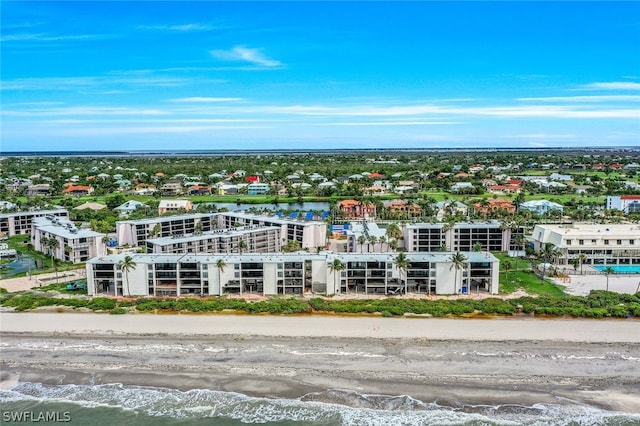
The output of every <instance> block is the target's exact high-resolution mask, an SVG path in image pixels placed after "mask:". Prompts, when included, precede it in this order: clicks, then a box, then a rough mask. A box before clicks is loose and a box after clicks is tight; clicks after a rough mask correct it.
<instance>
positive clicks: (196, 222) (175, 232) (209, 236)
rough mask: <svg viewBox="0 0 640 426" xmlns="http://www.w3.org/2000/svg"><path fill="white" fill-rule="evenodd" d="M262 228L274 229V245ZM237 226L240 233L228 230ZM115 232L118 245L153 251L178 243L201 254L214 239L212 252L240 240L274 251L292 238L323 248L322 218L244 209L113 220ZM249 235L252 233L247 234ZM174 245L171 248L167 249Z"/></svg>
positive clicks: (271, 237)
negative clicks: (261, 212) (268, 213)
mask: <svg viewBox="0 0 640 426" xmlns="http://www.w3.org/2000/svg"><path fill="white" fill-rule="evenodd" d="M265 227H270V228H275V229H278V238H279V242H278V243H277V244H276V243H275V242H274V241H273V238H275V236H276V232H272V231H269V232H266V231H265V230H264V229H263V228H265ZM240 228H242V232H240V233H234V232H231V231H238V230H239V229H240ZM116 233H117V239H118V244H120V245H121V246H125V245H129V246H142V245H147V246H148V247H150V246H153V247H154V249H153V250H154V252H155V250H158V251H159V252H162V253H177V252H178V250H179V247H181V246H184V247H188V248H191V249H193V250H194V251H193V252H194V253H202V252H203V251H200V250H199V248H203V249H204V248H205V247H209V245H214V244H215V242H217V243H218V244H222V245H223V246H224V248H218V249H217V250H215V251H212V253H220V252H227V249H229V250H230V251H231V252H234V251H237V250H236V249H230V247H237V244H238V243H239V241H240V240H244V241H245V244H246V248H244V249H243V250H247V251H252V249H251V248H250V247H256V248H257V247H263V248H264V251H277V250H279V249H280V247H281V245H282V244H285V243H287V242H289V241H294V240H295V241H298V242H299V243H300V247H301V248H309V249H315V248H316V247H324V245H325V240H326V233H327V225H326V223H324V222H322V221H306V220H298V219H291V218H283V217H280V216H273V215H256V214H250V213H244V212H225V213H193V214H182V215H177V216H163V217H154V218H149V219H139V220H124V221H119V222H116ZM251 234H255V235H254V236H253V237H251ZM147 241H149V242H150V244H147ZM174 244H175V249H173V248H169V247H170V246H171V245H174ZM196 248H198V250H195V249H196Z"/></svg>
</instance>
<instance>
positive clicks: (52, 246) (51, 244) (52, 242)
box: [41, 237, 60, 283]
mask: <svg viewBox="0 0 640 426" xmlns="http://www.w3.org/2000/svg"><path fill="white" fill-rule="evenodd" d="M41 242H42V245H43V246H45V247H47V248H48V249H49V254H51V265H52V266H53V270H54V271H55V273H56V283H57V282H58V264H57V263H56V261H55V259H54V258H53V255H54V253H55V251H56V249H57V248H58V247H60V242H59V241H58V239H57V238H55V237H51V238H47V237H44V238H42V240H41Z"/></svg>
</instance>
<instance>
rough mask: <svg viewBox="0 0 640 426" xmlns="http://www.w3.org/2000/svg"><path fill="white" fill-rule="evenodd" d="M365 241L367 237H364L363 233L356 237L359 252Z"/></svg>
mask: <svg viewBox="0 0 640 426" xmlns="http://www.w3.org/2000/svg"><path fill="white" fill-rule="evenodd" d="M366 242H367V239H366V238H365V236H364V235H360V236H359V237H358V244H360V253H362V246H364V243H366Z"/></svg>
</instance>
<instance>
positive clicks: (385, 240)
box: [378, 235, 387, 251]
mask: <svg viewBox="0 0 640 426" xmlns="http://www.w3.org/2000/svg"><path fill="white" fill-rule="evenodd" d="M378 242H379V243H380V251H382V246H383V245H384V243H386V242H387V237H385V236H384V235H383V236H381V237H380V238H379V239H378Z"/></svg>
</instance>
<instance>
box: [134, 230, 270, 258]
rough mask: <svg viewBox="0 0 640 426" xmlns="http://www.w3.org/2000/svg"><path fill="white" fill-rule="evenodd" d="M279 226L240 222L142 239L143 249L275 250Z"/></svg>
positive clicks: (195, 250) (157, 250)
mask: <svg viewBox="0 0 640 426" xmlns="http://www.w3.org/2000/svg"><path fill="white" fill-rule="evenodd" d="M280 231H281V229H280V228H279V227H273V226H259V225H250V226H246V227H245V226H241V227H237V228H231V229H214V230H211V231H206V232H195V233H191V234H177V235H173V236H170V237H160V238H150V239H148V240H146V242H145V243H146V246H147V253H156V254H160V253H174V254H177V253H212V254H213V253H241V252H251V253H277V252H279V251H280V248H281V245H280V243H281V238H280Z"/></svg>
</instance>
